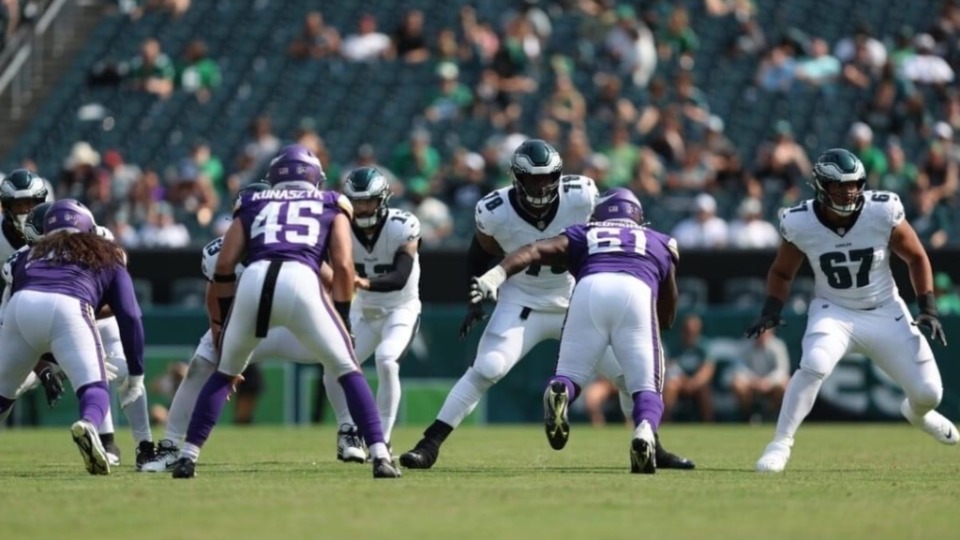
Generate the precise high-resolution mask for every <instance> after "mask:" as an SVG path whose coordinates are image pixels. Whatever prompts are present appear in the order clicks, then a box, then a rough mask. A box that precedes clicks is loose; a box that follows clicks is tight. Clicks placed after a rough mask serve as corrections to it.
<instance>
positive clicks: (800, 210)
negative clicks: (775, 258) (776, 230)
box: [779, 200, 813, 243]
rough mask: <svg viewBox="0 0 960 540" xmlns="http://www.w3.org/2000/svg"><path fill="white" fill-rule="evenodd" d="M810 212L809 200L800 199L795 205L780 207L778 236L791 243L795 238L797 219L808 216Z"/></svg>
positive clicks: (811, 210)
mask: <svg viewBox="0 0 960 540" xmlns="http://www.w3.org/2000/svg"><path fill="white" fill-rule="evenodd" d="M810 212H813V207H812V203H811V201H810V200H806V201H802V202H801V203H800V204H798V205H796V206H791V207H788V208H781V209H780V212H779V217H780V236H782V237H783V239H784V240H786V241H787V242H790V243H793V241H794V239H795V238H796V233H797V227H798V225H799V221H800V220H801V219H805V218H808V217H809V215H810Z"/></svg>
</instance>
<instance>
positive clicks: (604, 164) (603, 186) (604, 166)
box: [583, 152, 639, 193]
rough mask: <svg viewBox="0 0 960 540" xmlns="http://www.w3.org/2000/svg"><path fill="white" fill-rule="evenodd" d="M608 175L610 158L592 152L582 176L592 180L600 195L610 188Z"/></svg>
mask: <svg viewBox="0 0 960 540" xmlns="http://www.w3.org/2000/svg"><path fill="white" fill-rule="evenodd" d="M609 173H610V158H608V157H607V156H605V155H603V154H601V153H600V152H594V153H593V154H591V155H590V157H589V158H587V163H586V167H584V169H583V175H584V176H586V177H587V178H593V181H594V182H595V183H596V184H597V189H599V190H600V192H601V193H602V192H604V191H607V190H608V189H610V188H611V187H612V186H611V185H610V181H609V179H608V175H609ZM638 191H639V190H638Z"/></svg>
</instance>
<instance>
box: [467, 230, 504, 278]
mask: <svg viewBox="0 0 960 540" xmlns="http://www.w3.org/2000/svg"><path fill="white" fill-rule="evenodd" d="M496 258H497V256H496V255H491V254H490V253H487V251H486V250H485V249H483V247H482V246H481V245H480V242H478V241H477V237H476V236H474V237H473V241H472V242H470V249H469V250H467V281H468V282H469V280H470V278H473V277H480V276H482V275H483V274H484V273H485V272H486V271H487V270H489V269H490V267H491V266H493V261H494V260H495V259H496Z"/></svg>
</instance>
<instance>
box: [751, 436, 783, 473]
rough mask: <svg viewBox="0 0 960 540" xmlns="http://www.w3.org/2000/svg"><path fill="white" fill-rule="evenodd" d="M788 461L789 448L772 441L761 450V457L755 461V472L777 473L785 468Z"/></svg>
mask: <svg viewBox="0 0 960 540" xmlns="http://www.w3.org/2000/svg"><path fill="white" fill-rule="evenodd" d="M788 461H790V446H789V445H787V444H785V443H782V442H777V441H773V442H772V443H770V444H768V445H767V447H766V448H764V450H763V455H762V456H760V459H758V460H757V472H760V473H779V472H783V470H784V469H786V468H787V462H788Z"/></svg>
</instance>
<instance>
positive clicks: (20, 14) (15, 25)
mask: <svg viewBox="0 0 960 540" xmlns="http://www.w3.org/2000/svg"><path fill="white" fill-rule="evenodd" d="M40 4H41V2H38V1H31V0H0V53H2V52H3V49H4V47H5V46H6V45H7V40H8V39H10V38H11V37H12V36H13V35H14V33H16V31H17V30H19V29H20V28H21V27H23V26H24V25H26V24H28V23H30V22H32V21H33V20H34V19H36V18H37V16H38V15H39V13H40Z"/></svg>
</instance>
